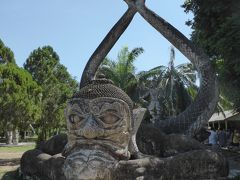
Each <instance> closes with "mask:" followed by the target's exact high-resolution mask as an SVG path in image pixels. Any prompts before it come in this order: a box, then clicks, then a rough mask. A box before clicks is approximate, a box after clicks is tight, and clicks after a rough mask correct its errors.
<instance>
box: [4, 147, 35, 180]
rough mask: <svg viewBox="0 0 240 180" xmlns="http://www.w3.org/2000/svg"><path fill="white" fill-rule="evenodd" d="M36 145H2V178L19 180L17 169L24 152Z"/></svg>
mask: <svg viewBox="0 0 240 180" xmlns="http://www.w3.org/2000/svg"><path fill="white" fill-rule="evenodd" d="M34 147H35V145H26V146H15V147H0V179H2V180H18V177H17V171H16V170H17V168H18V167H19V164H20V159H21V157H22V154H23V153H24V152H25V151H27V150H30V149H33V148H34Z"/></svg>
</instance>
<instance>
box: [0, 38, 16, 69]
mask: <svg viewBox="0 0 240 180" xmlns="http://www.w3.org/2000/svg"><path fill="white" fill-rule="evenodd" d="M5 63H13V64H16V63H15V59H14V54H13V52H12V50H11V49H10V48H8V47H6V46H5V44H4V43H3V42H2V40H1V39H0V64H5Z"/></svg>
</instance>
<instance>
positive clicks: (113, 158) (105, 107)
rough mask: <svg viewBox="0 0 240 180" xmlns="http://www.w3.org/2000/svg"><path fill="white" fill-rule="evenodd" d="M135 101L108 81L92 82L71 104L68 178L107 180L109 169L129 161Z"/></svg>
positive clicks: (77, 94) (66, 162)
mask: <svg viewBox="0 0 240 180" xmlns="http://www.w3.org/2000/svg"><path fill="white" fill-rule="evenodd" d="M132 106H133V105H132V101H131V99H130V98H129V97H128V96H127V94H126V93H125V92H123V91H122V90H121V89H119V88H118V87H116V86H114V85H113V84H112V83H111V82H110V81H109V80H106V79H98V80H93V81H91V82H90V83H89V84H88V85H86V86H85V87H83V88H81V89H80V90H79V92H77V93H76V94H75V95H74V96H73V98H72V99H71V100H70V101H69V102H68V105H67V108H66V120H67V128H68V144H67V146H66V149H65V155H66V157H67V159H66V161H65V164H64V173H65V176H66V177H67V179H108V178H109V177H110V169H111V168H113V166H114V165H115V164H116V163H117V162H118V161H119V160H126V159H129V157H130V153H129V151H128V144H129V140H130V137H131V130H132Z"/></svg>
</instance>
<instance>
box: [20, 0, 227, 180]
mask: <svg viewBox="0 0 240 180" xmlns="http://www.w3.org/2000/svg"><path fill="white" fill-rule="evenodd" d="M125 2H126V3H127V4H128V10H127V11H126V12H125V14H124V15H123V16H122V17H121V19H120V20H119V21H118V22H117V23H116V24H115V25H114V27H113V28H112V29H111V30H110V32H109V33H108V34H107V36H106V37H105V38H104V40H103V41H102V43H101V44H100V45H99V46H98V48H97V49H96V50H95V52H94V53H93V55H92V56H91V57H90V59H89V61H88V63H87V65H86V67H85V69H84V72H83V75H82V79H81V83H80V89H79V91H78V92H77V93H76V94H75V95H74V96H73V97H72V98H71V99H70V100H69V102H68V105H67V108H66V113H65V114H66V120H67V128H68V137H67V138H68V139H67V140H66V136H64V138H63V139H64V140H66V142H65V141H64V142H65V143H62V148H60V150H56V151H55V152H54V148H52V149H53V151H52V150H50V149H51V148H46V147H54V146H55V145H53V144H54V143H55V144H56V141H57V140H56V139H57V138H58V137H53V138H52V139H50V140H48V141H47V142H46V143H45V147H44V145H43V147H39V148H38V149H35V150H30V151H28V152H26V153H24V155H23V157H22V159H21V172H22V174H23V176H24V177H25V178H30V179H60V180H61V179H62V180H64V179H67V180H78V179H95V180H97V179H109V180H114V179H129V180H131V179H145V178H147V179H193V178H196V179H217V178H222V177H223V178H225V177H226V176H227V174H228V165H227V162H226V159H225V158H224V157H223V156H222V155H221V154H218V153H216V152H213V151H209V150H206V149H205V148H204V147H203V146H202V145H201V144H200V143H198V142H197V141H195V140H193V139H191V138H189V137H187V136H183V135H176V136H175V135H174V134H172V133H178V134H188V135H189V136H193V135H194V134H195V133H196V132H197V131H198V130H199V128H201V127H202V126H203V124H204V123H206V122H207V120H208V119H209V118H210V116H211V115H212V113H213V110H214V107H215V105H216V102H217V88H216V76H215V73H214V71H213V68H212V66H211V63H210V61H209V58H208V57H207V55H205V54H204V53H203V52H202V51H201V50H200V49H198V48H197V47H196V46H195V45H194V44H192V43H191V42H190V41H189V40H188V39H187V38H186V37H185V36H184V35H182V34H181V33H180V32H179V31H178V30H177V29H175V28H174V27H173V26H171V25H170V24H168V23H167V22H166V21H165V20H164V19H162V18H161V17H159V16H158V15H157V14H155V13H154V12H152V11H151V10H149V9H148V8H147V7H146V6H145V1H144V0H125ZM137 12H138V13H139V14H140V15H141V16H142V17H143V18H144V19H145V20H146V21H147V22H149V24H151V25H152V26H153V27H154V28H155V29H156V30H157V31H159V32H160V33H161V34H162V35H163V36H165V37H166V38H167V39H168V40H169V41H170V42H171V43H172V44H173V45H174V46H175V47H176V48H178V49H179V50H180V51H181V52H182V53H183V54H184V55H185V56H186V57H187V58H188V59H189V60H190V61H191V62H192V63H193V64H194V65H195V67H196V68H197V70H198V72H199V73H200V74H201V79H200V88H199V92H198V95H197V97H196V98H195V100H194V102H193V103H192V104H191V105H190V106H189V107H188V108H187V109H186V110H185V111H184V112H182V113H181V114H179V115H178V116H176V117H174V118H172V119H169V120H167V121H165V122H161V123H159V124H156V127H157V128H153V127H148V126H146V127H144V126H141V127H140V129H139V126H140V124H141V120H142V118H143V114H144V110H142V109H140V110H137V111H135V110H133V104H132V101H131V99H130V98H129V97H128V96H127V94H126V93H125V92H123V91H122V90H121V89H119V88H118V87H116V86H114V85H113V84H112V83H111V82H110V81H109V80H107V79H105V78H103V77H102V78H101V77H95V74H96V71H97V69H98V67H99V65H100V64H101V62H102V61H103V60H104V58H105V57H106V55H107V54H108V52H109V51H110V50H111V48H112V47H113V45H114V44H115V43H116V42H117V40H118V38H119V37H120V36H121V35H122V34H123V32H124V31H125V29H126V28H127V27H128V25H129V24H130V22H131V20H132V19H133V17H134V15H135V14H136V13H137ZM138 129H139V131H138ZM144 129H145V131H144ZM159 130H160V131H159ZM137 131H138V134H140V136H141V131H144V132H145V134H144V136H149V139H150V141H151V140H152V137H153V139H154V138H155V140H153V141H151V145H152V146H153V148H152V149H153V152H148V151H147V150H146V149H144V146H145V145H147V144H148V140H147V141H146V142H142V143H141V142H140V143H138V142H136V139H137V141H138V140H139V138H138V137H137V138H136V134H137ZM142 134H143V133H142ZM166 134H170V135H166ZM173 139H175V142H176V140H177V142H178V143H180V144H181V143H186V142H187V143H188V144H190V145H189V147H188V148H186V147H185V149H184V148H182V147H181V148H182V149H184V150H182V151H181V150H180V151H179V152H180V153H179V152H177V153H176V152H175V150H176V147H175V144H174V145H172V144H171V143H172V142H173ZM140 141H141V140H140ZM163 142H164V144H163ZM138 145H139V147H138ZM185 145H186V144H184V146H185ZM159 146H162V147H159ZM163 146H164V148H165V149H164V148H163ZM63 147H64V150H63ZM46 149H47V150H46ZM139 149H140V151H139ZM156 150H160V151H163V152H159V153H158V152H157V151H156ZM141 151H142V153H144V154H142V153H141ZM171 151H174V153H172V152H171ZM169 152H170V153H169ZM164 153H165V154H164ZM166 153H167V155H166ZM150 155H153V156H150ZM162 157H164V158H162Z"/></svg>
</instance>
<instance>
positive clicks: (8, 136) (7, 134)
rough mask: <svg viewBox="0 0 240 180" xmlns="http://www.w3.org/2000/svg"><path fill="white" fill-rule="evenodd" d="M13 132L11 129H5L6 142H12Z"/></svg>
mask: <svg viewBox="0 0 240 180" xmlns="http://www.w3.org/2000/svg"><path fill="white" fill-rule="evenodd" d="M12 139H13V132H12V131H11V130H7V131H6V144H12Z"/></svg>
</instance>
